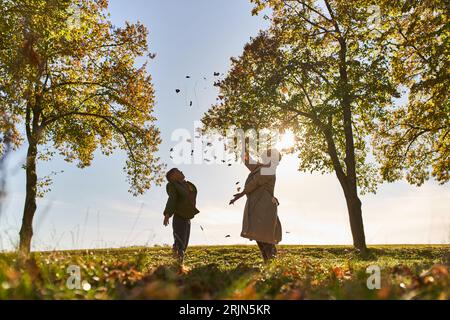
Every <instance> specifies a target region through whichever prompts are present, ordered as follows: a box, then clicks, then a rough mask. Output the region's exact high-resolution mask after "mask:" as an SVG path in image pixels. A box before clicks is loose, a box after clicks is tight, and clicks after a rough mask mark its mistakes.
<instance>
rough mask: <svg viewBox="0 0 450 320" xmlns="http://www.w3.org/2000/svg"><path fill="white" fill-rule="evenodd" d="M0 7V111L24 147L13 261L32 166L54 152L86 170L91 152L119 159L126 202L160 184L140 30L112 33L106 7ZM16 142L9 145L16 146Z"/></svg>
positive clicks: (29, 219) (24, 244) (26, 247)
mask: <svg viewBox="0 0 450 320" xmlns="http://www.w3.org/2000/svg"><path fill="white" fill-rule="evenodd" d="M0 7H1V9H0V10H1V18H0V28H1V33H2V39H1V47H0V63H1V65H0V94H1V103H2V108H5V112H7V113H8V114H10V115H12V116H13V117H12V118H11V119H12V120H13V122H12V124H10V125H9V126H12V127H13V129H12V130H13V131H14V132H23V133H24V138H25V140H26V142H27V144H28V149H27V160H26V165H25V168H26V199H25V205H24V212H23V220H22V227H21V230H20V251H21V252H22V253H24V254H28V253H29V251H30V246H31V238H32V234H33V228H32V223H33V217H34V214H35V211H36V197H37V195H38V183H39V181H38V177H37V172H36V163H37V161H38V160H50V159H51V158H52V156H53V155H54V154H55V153H56V152H57V153H59V154H60V155H62V156H63V157H64V159H65V160H66V161H68V162H74V161H77V165H78V167H80V168H84V167H87V166H89V165H90V164H91V162H92V160H93V155H94V152H95V151H96V149H98V148H100V150H101V151H102V152H103V153H104V154H105V155H110V154H111V153H112V152H113V151H114V150H115V149H121V150H124V151H125V152H126V153H127V155H128V159H127V161H126V165H125V167H124V170H125V172H126V173H127V176H128V182H129V183H130V192H132V193H133V194H134V195H138V194H141V193H143V192H144V191H145V190H146V189H148V188H149V187H150V186H151V184H152V183H157V184H158V183H160V182H161V181H162V177H161V174H160V172H161V169H162V165H161V164H160V160H159V158H157V157H156V156H155V152H156V151H157V150H158V149H157V148H158V145H159V143H160V135H159V131H158V129H157V128H156V127H155V125H154V121H155V118H154V116H153V115H152V112H153V107H154V90H153V86H152V83H151V77H150V75H148V74H147V71H146V64H143V65H142V66H140V67H136V65H137V62H138V61H137V59H138V58H139V57H142V56H144V55H146V54H147V53H148V44H147V34H148V32H147V29H146V28H145V26H143V25H142V24H140V23H136V24H130V23H126V25H125V26H124V27H123V28H118V27H115V26H113V25H112V24H111V22H110V21H109V20H108V16H107V13H106V10H107V7H108V2H107V1H106V0H80V1H69V0H64V1H60V0H27V1H11V0H1V6H0ZM20 127H22V128H23V129H22V130H17V128H20ZM6 129H7V128H5V126H3V125H2V127H1V132H2V133H3V134H4V133H5V132H6V131H5V130H6ZM21 140H22V136H18V135H15V141H14V142H15V144H16V145H19V144H20V143H21ZM39 147H41V148H39ZM44 147H45V148H44Z"/></svg>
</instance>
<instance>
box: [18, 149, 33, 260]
mask: <svg viewBox="0 0 450 320" xmlns="http://www.w3.org/2000/svg"><path fill="white" fill-rule="evenodd" d="M36 156H37V144H36V143H35V142H32V141H29V145H28V152H27V163H26V181H27V182H26V197H25V207H24V210H23V218H22V227H21V229H20V233H19V234H20V245H19V251H20V253H21V254H23V255H25V256H28V255H29V253H30V251H31V237H32V236H33V218H34V214H35V212H36V195H37V174H36Z"/></svg>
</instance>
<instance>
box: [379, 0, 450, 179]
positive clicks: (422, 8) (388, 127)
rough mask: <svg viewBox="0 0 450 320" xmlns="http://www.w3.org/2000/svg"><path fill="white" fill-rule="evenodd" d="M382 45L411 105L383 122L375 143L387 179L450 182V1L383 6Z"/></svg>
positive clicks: (402, 106) (423, 0) (397, 109)
mask: <svg viewBox="0 0 450 320" xmlns="http://www.w3.org/2000/svg"><path fill="white" fill-rule="evenodd" d="M380 5H381V7H380V8H381V13H382V15H383V16H384V19H382V23H383V28H381V30H380V33H379V39H380V45H384V46H389V47H390V50H389V51H390V52H391V53H390V54H391V61H392V62H391V63H392V66H393V79H394V80H395V82H396V83H397V85H398V86H401V87H402V88H403V89H404V90H405V93H406V94H405V96H407V102H406V103H404V104H400V105H396V106H394V107H393V108H392V112H389V113H387V114H386V116H385V117H384V118H382V119H381V120H382V121H381V122H380V126H379V130H377V132H378V134H377V135H376V137H375V139H374V147H375V149H376V150H377V158H378V159H379V161H380V163H381V164H382V166H381V170H382V175H383V177H384V179H386V180H387V181H395V180H398V179H401V178H403V177H406V179H407V180H408V181H409V182H410V183H412V184H416V185H422V184H423V183H424V182H425V181H426V180H427V179H429V178H430V177H431V176H432V177H434V178H435V179H436V180H437V181H438V182H440V183H442V184H443V183H445V182H448V181H449V180H450V103H449V98H450V96H449V90H448V88H449V87H450V59H449V56H450V41H449V36H450V27H449V26H450V24H449V18H448V12H449V9H450V7H449V3H448V1H436V0H433V1H431V0H414V1H406V2H399V1H384V2H382V3H380Z"/></svg>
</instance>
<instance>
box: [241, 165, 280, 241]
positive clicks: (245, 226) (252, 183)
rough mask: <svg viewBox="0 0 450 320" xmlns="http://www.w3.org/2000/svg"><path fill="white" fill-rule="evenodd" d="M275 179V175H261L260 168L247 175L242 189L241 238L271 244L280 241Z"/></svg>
mask: <svg viewBox="0 0 450 320" xmlns="http://www.w3.org/2000/svg"><path fill="white" fill-rule="evenodd" d="M275 181H276V176H275V175H262V174H261V168H256V169H255V170H253V171H252V172H251V173H250V174H249V175H248V178H247V181H246V182H245V189H244V191H245V193H246V194H247V202H246V204H245V210H244V221H243V223H242V233H241V236H242V237H243V238H247V239H250V240H255V241H260V242H265V243H271V244H278V243H279V242H280V241H281V238H282V231H281V223H280V220H279V219H278V212H277V207H278V201H277V200H276V199H275V198H274V188H275Z"/></svg>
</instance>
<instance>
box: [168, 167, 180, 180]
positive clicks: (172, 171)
mask: <svg viewBox="0 0 450 320" xmlns="http://www.w3.org/2000/svg"><path fill="white" fill-rule="evenodd" d="M176 170H178V169H177V168H172V169H170V170H169V171H167V173H166V179H167V181H169V182H171V181H170V176H171V175H172V173H174V172H175V171H176Z"/></svg>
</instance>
